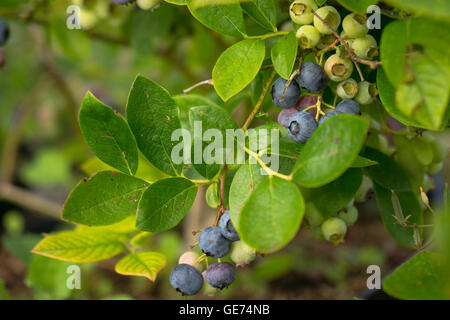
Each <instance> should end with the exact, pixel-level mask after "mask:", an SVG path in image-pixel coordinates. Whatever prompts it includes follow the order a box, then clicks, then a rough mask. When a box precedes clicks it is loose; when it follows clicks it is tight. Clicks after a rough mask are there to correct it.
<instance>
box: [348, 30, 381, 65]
mask: <svg viewBox="0 0 450 320" xmlns="http://www.w3.org/2000/svg"><path fill="white" fill-rule="evenodd" d="M350 47H351V48H352V50H353V51H354V52H355V54H356V55H357V56H358V57H360V58H361V59H369V60H371V59H373V58H374V57H376V56H377V55H378V46H377V41H376V40H375V38H374V37H372V36H371V35H370V34H366V35H365V36H364V37H361V38H356V39H353V41H352V42H351V45H350Z"/></svg>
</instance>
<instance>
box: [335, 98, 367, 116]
mask: <svg viewBox="0 0 450 320" xmlns="http://www.w3.org/2000/svg"><path fill="white" fill-rule="evenodd" d="M335 110H336V111H338V112H342V113H353V114H359V115H360V114H361V107H360V106H359V104H358V102H356V101H355V100H352V99H344V100H342V101H341V102H339V103H338V104H337V106H336V109H335Z"/></svg>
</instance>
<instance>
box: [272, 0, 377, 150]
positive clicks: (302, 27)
mask: <svg viewBox="0 0 450 320" xmlns="http://www.w3.org/2000/svg"><path fill="white" fill-rule="evenodd" d="M313 11H314V12H313ZM289 14H290V17H291V20H292V22H293V23H294V25H295V26H296V38H297V40H298V43H299V46H300V47H301V48H303V49H306V50H317V49H318V50H322V54H327V53H328V51H330V50H331V49H335V53H334V54H331V55H329V56H328V58H327V59H326V61H325V63H324V66H323V68H322V66H320V65H318V64H316V63H313V62H305V63H303V64H302V66H301V68H300V73H299V75H297V76H296V77H295V78H294V79H293V81H292V82H290V84H288V87H287V88H286V84H287V82H288V80H285V79H283V78H278V79H277V80H276V81H275V82H274V84H273V88H272V100H273V102H274V104H276V105H277V106H279V107H281V108H283V109H284V110H283V111H281V112H280V114H279V117H278V122H279V123H280V124H281V125H283V126H284V127H286V128H288V133H289V136H290V137H291V138H292V139H293V140H294V141H296V142H300V143H304V142H306V141H307V140H308V139H309V137H310V136H311V135H312V134H313V132H314V131H315V130H316V129H317V127H318V126H319V125H321V124H322V123H323V122H324V121H325V120H326V119H328V118H330V117H332V116H334V115H336V114H339V113H353V114H361V108H360V105H366V104H370V103H372V102H373V100H374V98H375V96H376V95H377V90H376V87H375V84H373V83H369V82H367V81H361V82H356V81H355V80H354V79H352V78H351V75H352V73H353V71H354V69H353V62H352V60H351V59H350V54H349V50H348V49H350V51H351V52H353V54H354V55H355V56H357V57H359V58H361V59H367V60H371V59H373V58H374V57H375V56H377V55H378V46H377V41H376V40H375V38H374V37H373V36H371V35H369V34H368V31H369V29H368V27H367V24H366V17H364V16H363V15H359V14H357V13H350V14H348V15H347V16H345V17H344V19H342V24H341V16H340V14H339V12H338V11H337V10H336V8H334V7H332V6H322V7H319V6H318V5H317V3H316V2H315V1H314V0H295V1H293V2H292V3H291V5H290V7H289ZM340 25H342V31H341V33H340V38H341V39H342V40H343V41H344V42H345V43H346V44H347V47H345V46H344V45H343V44H336V41H337V39H336V37H335V35H334V33H333V31H334V32H338V28H339V26H340ZM327 55H328V54H327ZM328 80H331V81H333V82H335V83H336V85H334V84H332V85H330V88H331V89H332V90H334V91H335V93H336V95H337V96H338V97H339V98H341V99H342V101H341V102H340V103H339V104H338V105H337V106H336V107H335V109H334V110H333V111H331V112H328V113H326V114H325V115H324V116H322V118H321V119H320V121H319V123H317V122H316V120H315V117H314V116H315V115H316V112H317V110H316V109H315V108H308V107H311V106H314V105H315V104H316V103H317V97H316V96H317V94H318V93H320V92H321V91H323V90H324V89H325V87H326V86H327V85H328ZM302 88H303V89H306V91H307V92H309V93H312V94H311V95H308V94H307V93H306V94H305V93H301V89H302ZM314 94H316V95H314ZM299 97H300V99H299ZM305 108H308V110H307V111H302V110H303V109H305Z"/></svg>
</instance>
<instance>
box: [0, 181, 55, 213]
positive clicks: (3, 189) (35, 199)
mask: <svg viewBox="0 0 450 320" xmlns="http://www.w3.org/2000/svg"><path fill="white" fill-rule="evenodd" d="M0 199H3V200H6V201H8V202H11V203H14V204H16V205H18V206H20V207H23V208H25V209H28V210H31V211H35V212H38V213H41V214H44V215H46V216H48V217H50V218H53V219H58V220H60V217H61V212H62V210H63V207H62V206H61V205H59V204H58V203H55V202H52V201H50V200H47V199H44V198H42V197H40V196H37V195H35V194H33V193H31V192H30V191H27V190H24V189H21V188H19V187H16V186H13V185H12V184H9V183H0Z"/></svg>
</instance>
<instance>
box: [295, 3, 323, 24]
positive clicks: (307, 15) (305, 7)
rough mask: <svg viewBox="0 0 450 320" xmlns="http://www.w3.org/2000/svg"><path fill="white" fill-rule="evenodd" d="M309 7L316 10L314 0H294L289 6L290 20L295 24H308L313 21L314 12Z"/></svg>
mask: <svg viewBox="0 0 450 320" xmlns="http://www.w3.org/2000/svg"><path fill="white" fill-rule="evenodd" d="M311 9H313V10H317V4H316V2H315V1H314V0H296V1H294V2H292V3H291V6H290V7H289V14H290V16H291V20H292V21H293V22H295V23H296V24H299V25H303V24H310V23H312V22H313V19H314V14H313V13H312V12H311Z"/></svg>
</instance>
